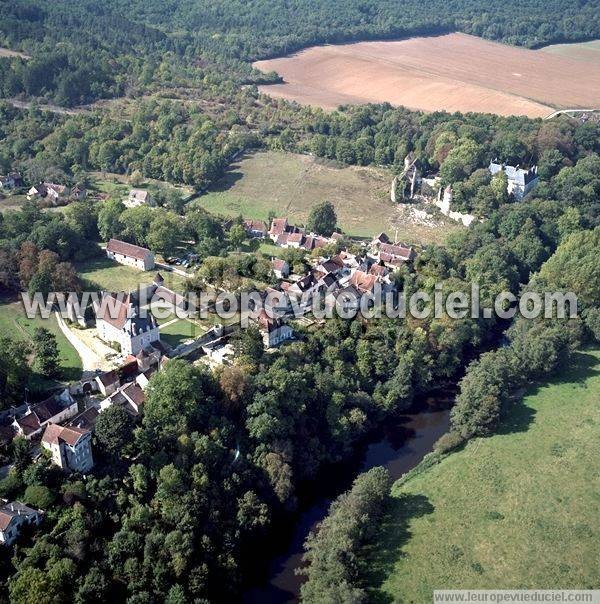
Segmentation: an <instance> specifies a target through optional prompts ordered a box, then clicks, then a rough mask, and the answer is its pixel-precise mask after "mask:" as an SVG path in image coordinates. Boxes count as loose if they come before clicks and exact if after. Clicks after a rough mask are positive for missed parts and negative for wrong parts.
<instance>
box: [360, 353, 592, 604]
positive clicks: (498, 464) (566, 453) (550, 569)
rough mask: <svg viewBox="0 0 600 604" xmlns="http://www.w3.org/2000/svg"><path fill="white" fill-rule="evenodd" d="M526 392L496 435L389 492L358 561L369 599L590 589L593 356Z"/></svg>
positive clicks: (410, 599)
mask: <svg viewBox="0 0 600 604" xmlns="http://www.w3.org/2000/svg"><path fill="white" fill-rule="evenodd" d="M575 361H576V363H575V364H573V367H572V368H570V369H569V370H567V371H565V372H564V373H563V375H562V376H560V377H559V378H557V379H555V380H553V381H552V382H551V383H549V384H546V385H543V386H541V387H539V388H532V390H531V391H530V392H529V393H528V394H527V396H526V397H525V399H524V401H523V402H522V403H519V404H516V406H515V408H514V409H513V410H512V412H511V418H510V420H509V421H506V422H504V423H503V425H502V429H501V430H500V433H498V434H496V435H495V436H493V437H491V438H488V439H477V440H475V441H472V442H470V443H469V444H468V445H467V446H466V447H465V449H463V450H461V451H459V452H456V453H453V454H451V455H450V456H449V457H447V458H446V459H444V460H443V461H442V462H441V463H440V464H438V465H436V466H433V467H431V468H429V469H427V470H425V471H424V472H423V473H421V474H418V475H416V476H414V477H413V478H410V479H409V480H408V481H407V482H406V483H405V484H404V485H402V486H398V485H396V486H395V487H394V489H393V496H394V498H393V504H392V505H391V506H390V507H391V509H390V512H389V513H388V515H387V517H386V519H385V521H384V523H383V526H382V528H381V530H380V533H379V537H378V540H377V544H376V546H374V547H372V548H371V549H370V551H369V552H368V555H367V557H366V562H365V564H366V566H367V568H368V569H369V570H368V576H369V577H370V585H371V587H372V588H373V593H372V597H371V600H372V601H374V602H377V601H380V602H417V603H421V602H423V603H425V602H427V603H429V602H431V601H432V591H433V590H434V589H490V588H504V589H518V588H522V589H527V588H540V589H541V588H545V589H552V588H564V589H568V588H573V589H574V588H581V589H584V588H588V589H590V588H597V587H598V585H599V584H600V556H599V555H598V552H599V549H598V544H599V543H600V482H599V477H600V474H599V465H598V464H599V460H600V350H597V351H593V352H592V351H588V352H582V353H580V354H578V355H576V359H575Z"/></svg>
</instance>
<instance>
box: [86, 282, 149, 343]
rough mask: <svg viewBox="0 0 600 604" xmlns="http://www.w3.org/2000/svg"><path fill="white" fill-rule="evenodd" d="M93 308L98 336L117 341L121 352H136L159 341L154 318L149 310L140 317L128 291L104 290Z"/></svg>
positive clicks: (108, 340)
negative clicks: (112, 291) (113, 291)
mask: <svg viewBox="0 0 600 604" xmlns="http://www.w3.org/2000/svg"><path fill="white" fill-rule="evenodd" d="M94 310H95V312H96V329H97V331H98V337H99V338H100V339H102V340H104V341H105V342H108V343H116V344H118V345H119V346H120V348H121V353H122V354H132V355H137V354H138V353H139V352H140V351H141V350H143V349H144V348H146V347H147V346H148V345H150V344H152V343H154V342H160V333H159V331H158V324H157V322H156V319H155V318H154V316H153V315H152V313H151V312H150V311H149V310H146V311H145V312H144V316H140V315H141V313H140V310H139V308H138V304H137V301H136V300H135V298H134V296H133V295H132V294H131V293H129V294H125V292H120V293H118V294H109V293H106V292H104V293H103V295H102V298H101V300H100V303H99V304H95V305H94Z"/></svg>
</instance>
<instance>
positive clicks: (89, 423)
mask: <svg viewBox="0 0 600 604" xmlns="http://www.w3.org/2000/svg"><path fill="white" fill-rule="evenodd" d="M99 415H100V411H98V409H97V408H96V407H88V408H87V409H86V410H85V411H82V412H81V413H79V414H78V415H76V416H75V417H74V418H73V419H70V420H69V421H68V422H67V423H66V424H65V425H66V426H67V427H69V428H85V429H86V430H93V429H94V426H95V425H96V421H97V420H98V416H99Z"/></svg>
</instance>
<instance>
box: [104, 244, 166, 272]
mask: <svg viewBox="0 0 600 604" xmlns="http://www.w3.org/2000/svg"><path fill="white" fill-rule="evenodd" d="M106 255H107V256H108V257H109V258H111V259H112V260H115V261H116V262H118V263H119V264H124V265H126V266H133V267H134V268H139V269H140V270H142V271H149V270H152V269H153V268H154V254H153V253H152V252H151V251H150V250H148V249H146V248H145V247H140V246H139V245H133V244H132V243H126V242H125V241H119V240H118V239H111V240H110V241H109V242H108V244H107V246H106Z"/></svg>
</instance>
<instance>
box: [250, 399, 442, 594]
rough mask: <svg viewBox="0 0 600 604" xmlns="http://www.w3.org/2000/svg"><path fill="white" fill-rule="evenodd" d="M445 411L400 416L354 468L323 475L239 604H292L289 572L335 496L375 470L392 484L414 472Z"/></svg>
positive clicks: (430, 408)
mask: <svg viewBox="0 0 600 604" xmlns="http://www.w3.org/2000/svg"><path fill="white" fill-rule="evenodd" d="M449 423H450V411H449V409H447V408H444V409H441V408H440V407H439V405H435V403H433V404H429V405H427V406H425V407H424V408H423V409H422V410H421V411H420V412H418V413H414V414H409V415H404V416H402V417H401V418H399V419H398V420H396V421H395V422H394V423H393V424H390V425H388V426H386V428H385V429H384V430H383V431H382V433H381V434H380V435H379V438H378V439H377V440H375V441H374V442H372V443H371V444H370V445H368V446H366V447H363V449H362V450H361V451H360V452H359V453H358V455H357V458H356V459H355V460H354V461H353V463H350V464H347V466H344V467H343V468H338V469H336V470H334V471H333V472H332V473H330V474H329V475H328V476H324V477H323V478H321V480H319V481H318V482H317V484H316V485H315V493H320V495H315V494H313V497H311V498H310V505H308V506H307V507H306V508H305V509H304V510H303V511H302V512H301V514H300V515H299V516H298V517H297V520H296V522H295V524H294V526H293V527H292V528H291V530H290V531H289V535H286V538H285V539H284V540H283V541H284V543H283V544H282V547H281V548H280V552H281V553H280V554H279V555H277V556H275V557H274V558H273V559H272V560H271V561H270V563H269V571H268V576H267V577H266V578H265V580H264V582H263V584H261V585H257V586H255V587H254V588H251V589H249V590H248V591H246V593H245V594H244V598H243V601H244V604H284V603H289V602H297V601H298V596H299V593H300V586H301V584H302V579H303V578H302V577H301V576H297V575H296V574H295V573H294V569H296V568H298V567H299V566H300V565H301V558H302V551H303V549H302V545H303V543H304V541H305V540H306V537H307V536H308V534H309V533H310V531H311V530H313V529H314V528H315V527H316V525H317V524H318V523H319V522H320V521H321V520H322V519H323V518H324V517H325V516H326V515H327V510H328V509H329V506H330V504H331V502H332V500H333V499H335V497H337V496H338V495H339V494H340V493H342V492H343V491H345V490H347V489H348V488H349V487H350V486H351V484H352V481H353V480H354V478H355V477H356V475H357V474H359V473H361V472H365V471H366V470H369V469H370V468H373V467H375V466H384V467H386V468H387V469H388V471H389V473H390V476H391V478H392V480H396V479H397V478H399V477H400V476H401V475H402V474H404V473H406V472H408V471H409V470H410V469H412V468H414V467H415V466H416V465H417V464H418V463H419V462H420V461H421V460H422V459H423V457H424V456H425V455H426V454H427V453H429V452H430V451H431V450H432V447H433V444H434V443H435V441H436V440H438V438H440V436H442V435H443V434H445V433H446V432H447V431H448V427H449Z"/></svg>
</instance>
